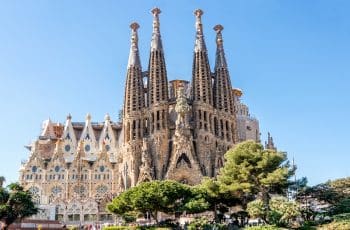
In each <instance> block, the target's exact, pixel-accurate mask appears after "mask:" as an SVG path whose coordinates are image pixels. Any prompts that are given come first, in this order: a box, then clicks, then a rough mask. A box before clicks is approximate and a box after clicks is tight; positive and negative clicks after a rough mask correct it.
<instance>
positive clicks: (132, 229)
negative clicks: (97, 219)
mask: <svg viewBox="0 0 350 230" xmlns="http://www.w3.org/2000/svg"><path fill="white" fill-rule="evenodd" d="M171 229H172V228H164V227H143V226H110V227H104V228H103V230H171Z"/></svg>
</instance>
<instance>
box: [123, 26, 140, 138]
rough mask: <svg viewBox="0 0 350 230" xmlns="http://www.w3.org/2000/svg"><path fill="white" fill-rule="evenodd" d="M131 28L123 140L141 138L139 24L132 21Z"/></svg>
mask: <svg viewBox="0 0 350 230" xmlns="http://www.w3.org/2000/svg"><path fill="white" fill-rule="evenodd" d="M130 28H131V47H130V55H129V62H128V69H127V76H126V83H125V96H124V110H123V111H124V116H123V119H124V121H123V125H124V126H125V127H124V132H125V135H124V136H125V137H126V138H125V141H126V142H127V141H129V140H131V139H136V138H141V136H142V130H141V127H142V125H141V122H142V121H141V120H142V118H141V116H142V115H141V110H142V109H143V108H144V107H145V96H144V94H145V91H144V86H143V79H142V68H141V62H140V56H139V51H138V36H137V29H138V28H139V25H138V24H137V23H136V22H134V23H132V24H131V25H130Z"/></svg>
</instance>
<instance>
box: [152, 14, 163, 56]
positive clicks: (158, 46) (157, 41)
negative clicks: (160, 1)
mask: <svg viewBox="0 0 350 230" xmlns="http://www.w3.org/2000/svg"><path fill="white" fill-rule="evenodd" d="M151 12H152V14H153V33H152V41H151V51H153V50H163V47H162V40H161V38H160V30H159V26H160V23H159V14H160V13H161V11H160V9H159V8H154V9H152V11H151Z"/></svg>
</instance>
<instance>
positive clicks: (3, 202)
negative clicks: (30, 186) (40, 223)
mask: <svg viewBox="0 0 350 230" xmlns="http://www.w3.org/2000/svg"><path fill="white" fill-rule="evenodd" d="M37 212H38V208H37V207H36V206H35V204H34V202H33V201H32V195H31V193H30V192H29V191H26V190H24V189H23V187H22V186H20V185H19V184H17V183H13V184H10V185H9V186H7V188H0V221H1V222H2V223H3V225H4V228H5V229H7V228H8V226H9V225H10V224H12V223H13V222H14V221H15V220H17V219H23V218H25V217H29V216H32V215H34V214H36V213H37Z"/></svg>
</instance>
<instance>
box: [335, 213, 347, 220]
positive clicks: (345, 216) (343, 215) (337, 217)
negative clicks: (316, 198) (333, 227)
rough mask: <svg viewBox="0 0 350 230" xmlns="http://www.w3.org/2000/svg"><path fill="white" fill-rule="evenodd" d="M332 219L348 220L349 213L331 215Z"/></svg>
mask: <svg viewBox="0 0 350 230" xmlns="http://www.w3.org/2000/svg"><path fill="white" fill-rule="evenodd" d="M333 219H334V221H342V220H348V221H350V213H343V214H338V215H334V216H333Z"/></svg>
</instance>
